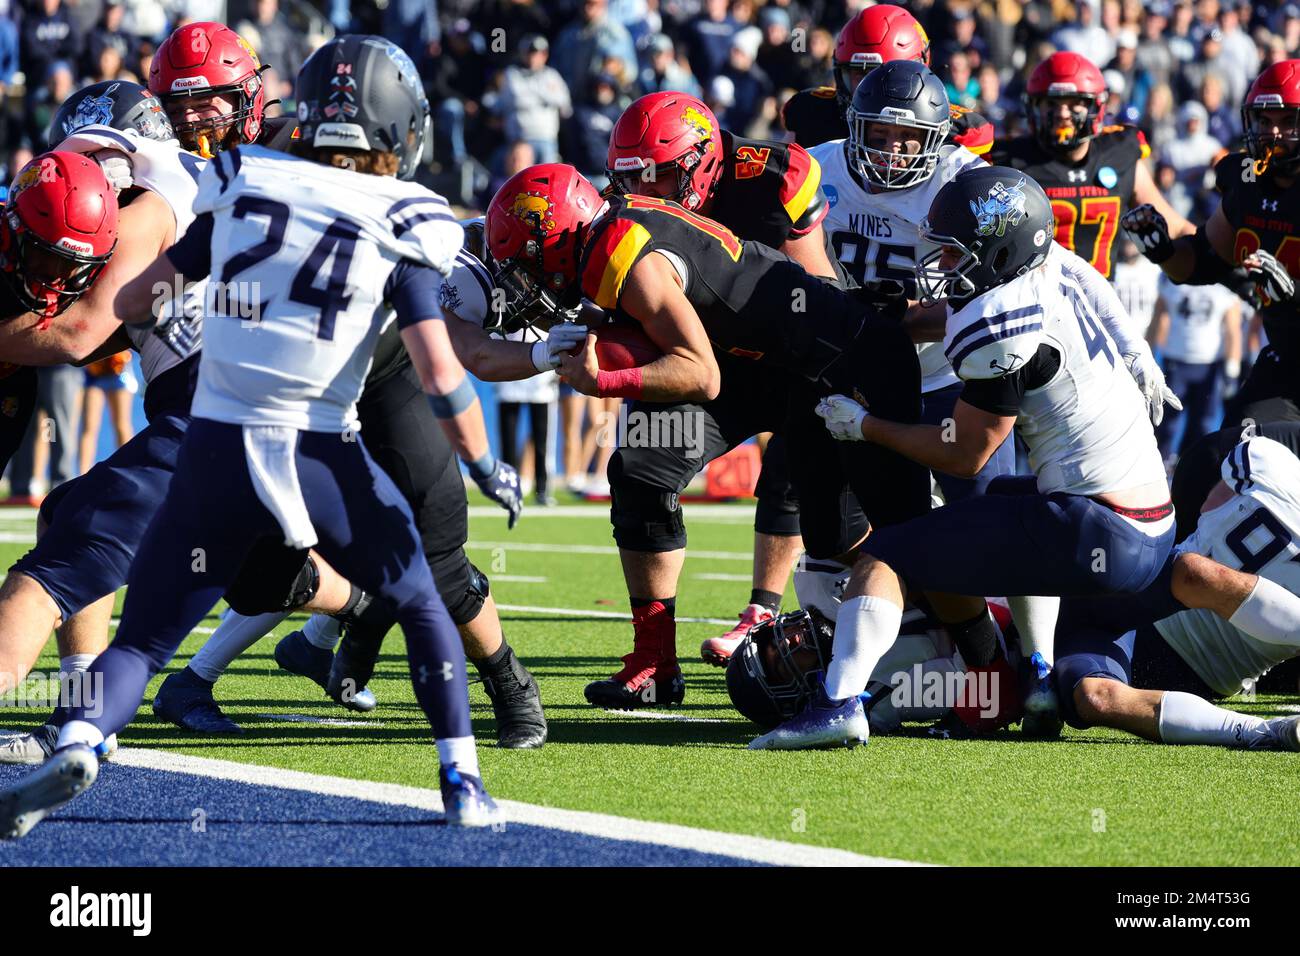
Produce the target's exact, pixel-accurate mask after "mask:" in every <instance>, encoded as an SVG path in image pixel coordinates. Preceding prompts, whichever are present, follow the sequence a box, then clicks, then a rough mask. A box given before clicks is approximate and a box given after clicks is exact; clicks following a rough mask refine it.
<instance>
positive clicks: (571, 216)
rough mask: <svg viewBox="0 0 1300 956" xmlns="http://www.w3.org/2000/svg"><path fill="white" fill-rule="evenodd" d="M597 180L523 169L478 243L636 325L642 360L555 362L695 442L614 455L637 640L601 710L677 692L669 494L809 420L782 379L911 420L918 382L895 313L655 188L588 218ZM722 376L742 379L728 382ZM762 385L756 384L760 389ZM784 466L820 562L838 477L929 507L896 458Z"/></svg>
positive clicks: (869, 492)
mask: <svg viewBox="0 0 1300 956" xmlns="http://www.w3.org/2000/svg"><path fill="white" fill-rule="evenodd" d="M589 188H590V187H589V186H588V185H587V184H586V182H585V180H581V178H580V177H578V175H577V173H576V172H574V171H573V170H572V169H571V168H570V167H563V166H539V167H533V168H531V169H529V170H525V171H524V172H522V173H520V174H519V175H517V176H516V177H514V178H512V179H511V180H510V181H508V182H507V183H506V185H505V186H503V187H502V188H501V190H500V191H499V192H498V193H497V195H496V197H495V198H494V199H493V201H492V204H491V205H490V206H489V209H488V215H487V240H488V250H489V252H490V253H491V255H492V256H493V258H494V259H496V260H497V262H498V263H500V264H501V266H502V268H503V269H507V270H510V271H514V272H517V273H518V274H519V275H521V276H522V277H524V278H526V279H527V280H528V281H530V282H532V283H534V284H536V283H541V284H543V285H544V286H546V287H549V288H552V289H553V290H555V291H556V292H557V293H560V294H563V295H567V296H570V297H574V298H576V297H577V296H578V295H579V294H585V295H586V296H587V297H588V298H589V299H590V300H592V301H593V302H594V303H595V304H596V305H597V306H600V307H601V308H604V309H606V310H608V311H610V312H613V313H615V314H616V316H619V317H621V318H623V319H624V320H628V319H630V320H633V321H635V322H637V323H639V324H640V326H641V327H642V328H643V329H644V331H645V332H646V334H647V335H648V336H649V338H650V339H651V340H652V342H653V343H654V344H655V346H657V347H658V349H659V350H660V351H661V352H662V353H663V355H662V356H661V357H660V358H657V359H655V360H653V361H652V362H650V363H648V364H646V365H644V366H642V367H640V368H631V369H622V370H602V369H601V368H599V365H598V363H597V359H596V351H595V341H596V340H595V337H594V336H593V337H590V338H589V339H588V341H587V347H586V348H585V349H584V350H583V351H582V352H581V353H580V354H578V355H574V356H566V357H564V358H563V359H562V361H561V366H560V371H561V374H562V375H564V377H565V378H566V379H567V380H568V381H570V382H571V383H572V384H573V386H574V387H575V388H576V389H577V390H578V391H581V392H584V393H586V394H596V395H609V396H617V397H622V398H628V399H633V400H634V404H633V405H632V407H631V411H630V412H629V415H637V416H645V420H646V421H647V422H650V423H654V422H655V421H656V420H655V419H653V418H651V417H650V416H654V415H660V416H668V417H670V418H672V419H673V420H675V421H677V422H678V423H679V427H678V431H677V434H678V435H680V434H681V433H682V431H683V429H682V428H681V422H682V420H683V419H686V420H687V422H688V424H690V425H692V427H693V428H694V430H695V433H696V435H697V437H698V441H697V442H695V443H687V442H683V441H673V440H670V441H659V442H654V443H653V444H654V446H655V447H653V448H643V447H640V446H639V445H636V446H633V445H634V443H630V442H629V443H628V446H629V447H624V448H621V449H620V450H619V451H618V452H617V453H616V454H615V455H614V457H613V459H612V460H611V464H610V478H611V486H612V487H613V489H614V492H613V503H612V506H611V517H612V521H613V525H614V536H615V540H616V541H617V543H618V545H619V548H620V553H621V557H622V560H623V568H624V574H625V577H626V578H627V581H628V586H629V593H630V595H631V598H632V607H633V627H634V630H635V647H634V650H633V652H632V653H631V654H629V655H627V656H626V657H625V658H624V668H623V670H622V671H620V672H619V673H618V674H616V675H615V677H614V678H612V679H610V680H606V681H597V682H595V683H593V684H589V685H588V686H587V688H586V691H585V693H586V696H587V699H588V701H589V702H591V703H593V704H595V705H597V706H603V707H614V708H624V709H627V708H632V707H643V706H655V705H666V704H670V703H675V702H680V700H681V699H682V697H683V695H684V693H685V685H684V682H683V681H682V677H681V670H680V668H679V667H678V664H677V656H676V645H675V640H674V627H673V605H674V603H675V599H674V598H673V597H671V595H673V594H675V590H676V589H675V585H676V580H677V575H678V573H679V571H680V568H681V564H682V560H683V557H684V547H685V543H686V541H685V529H684V527H683V524H682V520H681V506H680V503H679V500H678V495H679V494H680V492H681V491H682V490H683V489H684V488H685V486H686V484H687V482H689V481H690V479H691V477H692V476H694V475H695V474H696V473H697V472H698V471H699V470H700V468H702V467H703V466H704V465H705V464H706V463H707V462H708V461H710V460H712V459H714V458H716V457H718V456H719V455H721V454H723V453H724V452H725V451H727V450H728V449H730V448H732V447H734V446H735V445H736V444H738V443H739V442H741V441H744V440H745V439H747V438H748V437H750V436H751V435H753V434H755V433H757V432H760V431H767V430H772V429H774V428H775V429H777V430H782V429H785V430H787V433H788V432H789V429H790V427H791V425H792V423H795V422H797V427H799V428H803V429H805V430H807V429H809V428H811V427H813V424H815V419H812V418H811V416H812V403H811V402H809V403H807V407H806V408H802V407H798V406H795V405H790V404H789V403H788V402H787V399H786V394H785V392H786V390H785V388H784V387H783V383H784V382H786V381H790V380H792V379H793V378H796V377H803V378H807V379H809V380H811V381H820V380H823V379H827V380H831V381H836V380H843V381H851V383H852V384H850V385H848V387H849V388H851V389H852V388H860V390H861V391H862V392H863V393H864V395H867V396H869V397H871V400H872V403H873V405H872V407H873V408H876V407H879V409H880V412H881V414H884V415H887V416H891V417H894V418H897V419H899V420H913V419H914V418H915V416H916V414H917V413H918V411H919V404H920V402H919V382H920V376H919V371H918V366H917V364H916V352H915V348H914V347H913V346H912V344H911V339H910V338H909V337H908V336H907V334H906V333H905V332H904V331H903V329H902V327H901V326H900V325H899V324H898V323H897V322H894V321H891V320H888V319H884V318H882V317H880V316H878V315H876V314H875V312H874V310H873V309H871V308H870V307H869V306H866V305H864V304H862V303H861V302H860V301H859V300H857V299H856V298H855V297H854V296H852V295H850V294H849V293H847V292H845V291H843V290H841V289H839V288H837V287H836V286H834V285H832V284H830V283H828V282H825V281H823V280H822V279H819V278H817V277H814V276H811V275H809V274H808V273H807V272H806V271H805V270H804V269H803V268H802V267H801V266H800V265H799V264H798V263H796V262H794V261H793V260H791V259H790V258H788V257H786V256H783V255H781V254H780V253H778V252H775V251H773V250H772V249H771V248H770V247H769V246H766V245H763V244H762V243H759V242H745V241H742V240H741V239H739V238H737V237H736V236H735V235H734V234H733V233H731V232H730V231H729V230H727V229H726V228H725V227H723V226H722V225H720V224H719V223H717V222H715V221H713V220H710V219H706V218H704V217H702V216H699V215H698V214H696V213H693V212H691V211H689V210H687V209H685V208H683V207H682V206H680V205H678V204H676V203H673V202H669V201H667V200H663V199H657V198H651V197H642V196H625V197H621V196H613V197H611V198H610V200H609V208H608V209H607V210H605V211H604V212H602V214H601V215H599V216H596V215H595V212H596V209H595V203H596V200H597V197H596V196H595V194H594V192H589ZM586 208H590V209H591V210H592V211H591V212H589V213H584V212H583V210H584V209H586ZM593 220H594V221H593ZM741 363H751V366H752V369H751V367H747V366H746V365H744V364H741ZM720 367H721V368H720ZM774 373H775V374H774ZM732 374H735V375H737V376H739V379H738V381H739V382H740V384H739V385H738V386H737V387H735V388H732V387H731V385H730V384H729V382H730V379H729V376H730V375H732ZM756 379H757V380H760V381H761V382H762V383H763V388H761V389H757V390H756V389H755V388H753V387H752V384H753V382H754V381H755V380H756ZM788 409H789V411H790V416H789V417H787V410H788ZM800 416H802V417H800ZM641 444H646V443H641ZM836 454H837V456H838V455H841V454H843V452H842V449H836ZM638 462H639V465H638V470H637V471H636V472H633V471H631V467H632V465H633V463H638ZM791 464H792V470H793V471H794V472H795V475H794V479H795V481H794V483H795V486H796V488H797V490H799V492H800V495H799V496H800V498H801V500H805V501H817V502H818V503H819V504H820V505H821V507H820V508H819V509H818V514H819V515H823V516H825V518H826V519H827V520H826V523H825V524H824V525H823V526H821V527H814V526H812V525H811V524H809V522H808V518H809V515H808V514H806V513H805V514H804V515H803V516H802V524H803V527H802V530H803V537H804V541H805V544H806V545H807V547H808V550H809V552H810V553H811V554H813V555H814V556H816V555H819V554H822V553H826V554H829V555H836V554H840V553H842V552H843V551H845V550H847V549H848V548H851V547H852V546H853V544H854V543H856V540H857V539H856V538H855V539H853V540H850V541H848V542H847V543H841V541H842V536H843V533H844V530H843V527H842V524H843V523H842V521H841V516H840V508H839V502H840V501H841V495H842V494H847V491H844V485H845V478H844V477H843V476H844V475H856V476H858V477H859V478H860V479H862V481H861V482H860V485H861V486H862V487H856V486H855V487H854V488H853V489H852V490H853V492H854V493H856V494H857V495H858V497H859V500H861V501H862V502H863V504H864V506H866V508H867V511H868V514H870V516H871V518H872V520H873V521H876V522H878V523H880V524H888V523H890V522H891V521H897V520H901V519H902V518H903V517H904V516H907V515H911V514H915V513H919V511H921V510H924V509H925V508H926V507H928V499H929V495H928V484H929V482H928V480H927V479H926V477H925V474H924V470H923V469H917V468H916V467H914V466H911V465H910V463H906V462H904V461H903V460H902V459H901V458H899V457H898V456H894V455H892V454H891V455H885V456H880V457H875V456H873V457H872V460H871V461H858V462H855V463H854V467H852V468H848V467H847V466H845V467H837V464H839V463H838V462H837V461H799V462H795V461H792V463H791ZM867 476H871V479H872V480H871V481H867V480H866V477H867ZM809 489H815V490H809ZM863 495H865V497H863Z"/></svg>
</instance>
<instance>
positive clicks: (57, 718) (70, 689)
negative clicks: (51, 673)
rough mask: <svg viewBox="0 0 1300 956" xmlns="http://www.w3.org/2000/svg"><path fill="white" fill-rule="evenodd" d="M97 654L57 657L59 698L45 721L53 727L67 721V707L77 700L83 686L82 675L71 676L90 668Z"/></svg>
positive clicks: (60, 725)
mask: <svg viewBox="0 0 1300 956" xmlns="http://www.w3.org/2000/svg"><path fill="white" fill-rule="evenodd" d="M98 656H99V655H98V654H69V655H68V656H67V657H60V658H59V699H58V700H57V701H55V703H54V712H53V713H52V714H50V716H49V719H48V720H46V721H45V722H46V723H47V724H50V725H51V726H54V727H62V726H63V725H64V724H65V723H67V721H68V708H69V707H71V706H73V705H74V704H76V703H77V702H78V698H79V697H80V696H81V695H82V688H83V687H84V684H83V681H84V680H85V678H84V677H73V676H72V675H74V674H84V673H85V672H86V671H88V670H90V665H91V664H92V663H94V660H95V658H96V657H98Z"/></svg>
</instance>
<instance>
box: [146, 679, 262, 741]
mask: <svg viewBox="0 0 1300 956" xmlns="http://www.w3.org/2000/svg"><path fill="white" fill-rule="evenodd" d="M212 687H213V685H212V684H211V683H209V682H208V681H205V680H204V679H203V678H202V677H200V676H199V675H198V674H196V673H194V671H192V670H190V669H189V668H188V667H186V668H185V669H184V670H180V671H177V672H176V673H175V674H170V675H168V677H167V679H166V680H164V681H163V682H162V686H161V687H159V688H158V693H157V694H156V695H154V699H153V712H154V714H155V715H157V716H158V717H161V718H162V719H163V720H166V721H169V722H171V723H173V724H175V725H176V726H177V727H180V728H181V729H182V730H192V731H194V732H195V733H198V734H242V733H243V732H244V729H243V728H242V727H240V726H239V724H237V723H235V722H234V721H233V720H231V719H230V718H229V717H227V716H226V715H225V714H224V713H223V712H222V710H221V707H220V705H218V704H217V702H216V699H215V698H213V696H212Z"/></svg>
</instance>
